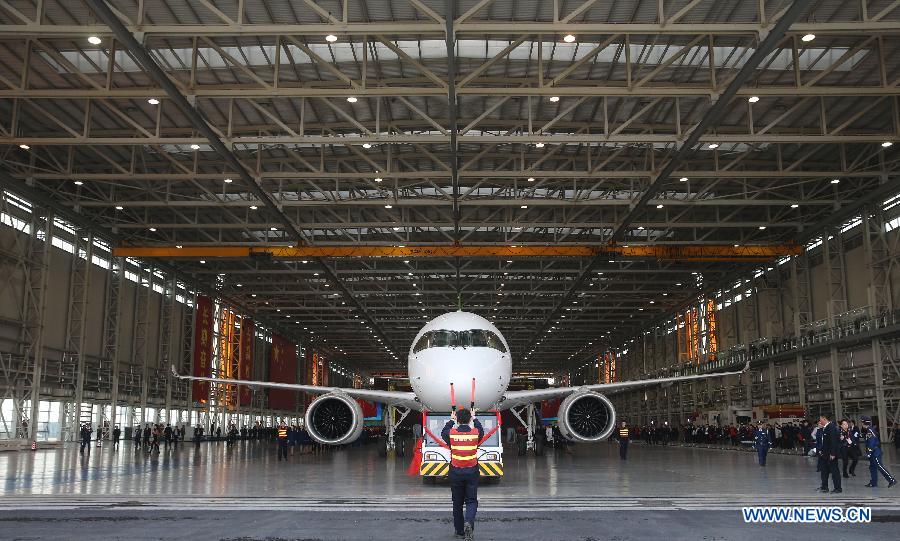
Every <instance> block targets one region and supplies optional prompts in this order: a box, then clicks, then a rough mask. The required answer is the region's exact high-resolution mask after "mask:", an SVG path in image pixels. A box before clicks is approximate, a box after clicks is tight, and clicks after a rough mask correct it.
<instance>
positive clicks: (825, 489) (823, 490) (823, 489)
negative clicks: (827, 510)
mask: <svg viewBox="0 0 900 541" xmlns="http://www.w3.org/2000/svg"><path fill="white" fill-rule="evenodd" d="M816 492H828V487H819V488H817V489H816Z"/></svg>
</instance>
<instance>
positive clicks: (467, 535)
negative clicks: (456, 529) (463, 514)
mask: <svg viewBox="0 0 900 541" xmlns="http://www.w3.org/2000/svg"><path fill="white" fill-rule="evenodd" d="M463 537H464V539H465V540H466V541H472V540H473V539H475V538H474V536H473V535H472V523H470V522H466V525H465V526H464V527H463Z"/></svg>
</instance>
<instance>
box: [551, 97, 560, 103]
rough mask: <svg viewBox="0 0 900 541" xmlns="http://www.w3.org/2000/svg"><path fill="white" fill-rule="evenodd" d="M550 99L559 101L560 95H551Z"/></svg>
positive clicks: (554, 101)
mask: <svg viewBox="0 0 900 541" xmlns="http://www.w3.org/2000/svg"><path fill="white" fill-rule="evenodd" d="M550 101H552V102H553V103H556V102H558V101H559V96H550Z"/></svg>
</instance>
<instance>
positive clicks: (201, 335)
mask: <svg viewBox="0 0 900 541" xmlns="http://www.w3.org/2000/svg"><path fill="white" fill-rule="evenodd" d="M212 312H213V302H212V299H210V298H209V297H204V296H202V295H198V296H197V304H196V307H195V309H194V363H193V364H194V376H195V377H201V378H208V377H210V375H211V374H212V350H213V313H212ZM191 396H192V397H193V400H194V402H195V403H200V404H202V405H206V404H207V403H208V402H209V382H207V381H194V382H193V384H192V385H191Z"/></svg>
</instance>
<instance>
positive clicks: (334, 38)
mask: <svg viewBox="0 0 900 541" xmlns="http://www.w3.org/2000/svg"><path fill="white" fill-rule="evenodd" d="M325 41H327V42H328V43H334V42H335V41H337V36H335V35H334V34H328V35H327V36H325Z"/></svg>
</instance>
